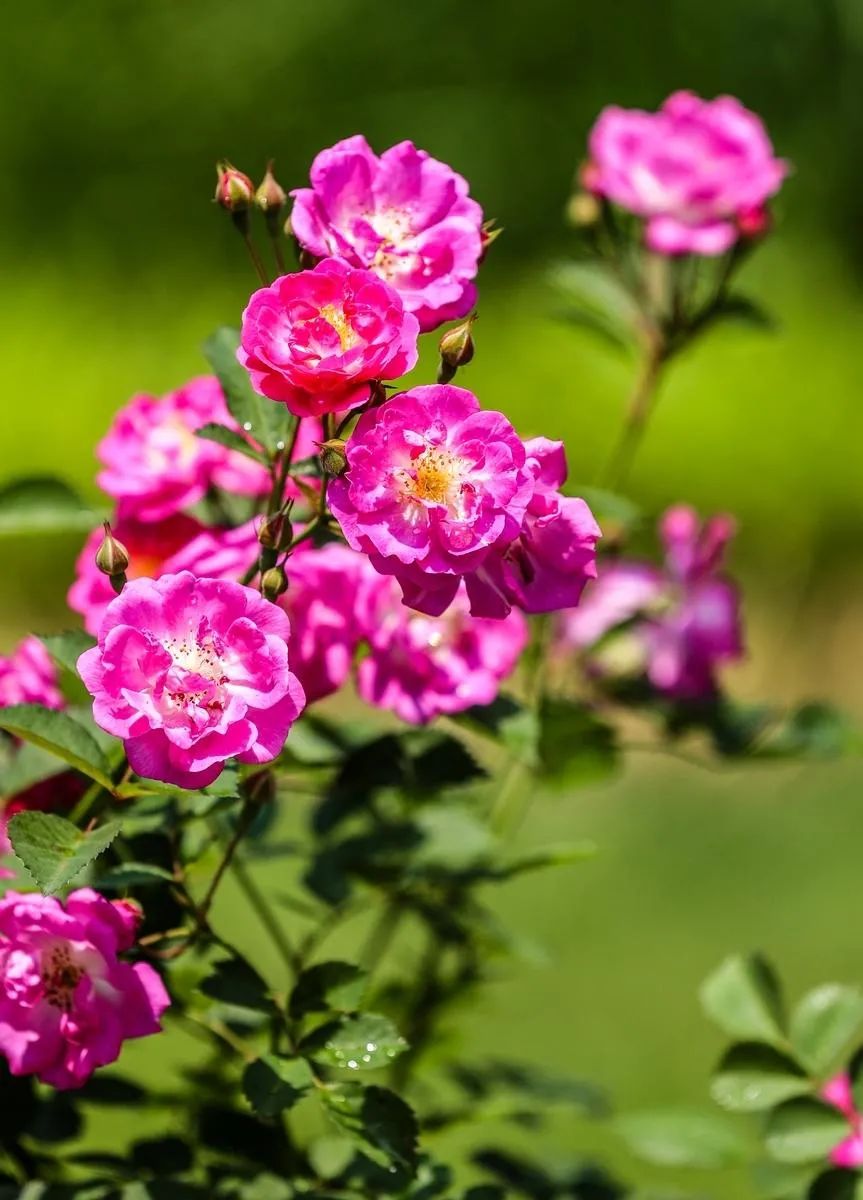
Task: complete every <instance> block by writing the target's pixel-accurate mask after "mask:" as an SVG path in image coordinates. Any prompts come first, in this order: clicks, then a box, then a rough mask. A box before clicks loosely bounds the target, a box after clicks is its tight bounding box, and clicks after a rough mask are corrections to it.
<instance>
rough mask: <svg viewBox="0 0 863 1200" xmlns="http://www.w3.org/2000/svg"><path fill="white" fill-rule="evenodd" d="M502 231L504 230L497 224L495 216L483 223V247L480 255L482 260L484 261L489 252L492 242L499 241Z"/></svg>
mask: <svg viewBox="0 0 863 1200" xmlns="http://www.w3.org/2000/svg"><path fill="white" fill-rule="evenodd" d="M502 233H503V230H502V229H501V228H500V227H499V226H496V225H495V223H494V218H492V219H491V220H490V221H486V222H485V223H484V224H483V227H482V231H481V238H482V249H481V251H480V256H479V260H480V262H482V261H483V259H484V258H485V256H486V254H487V253H488V250H489V247H490V246H491V244H492V242H495V241H497V239H498V238H499V237H500V235H501V234H502Z"/></svg>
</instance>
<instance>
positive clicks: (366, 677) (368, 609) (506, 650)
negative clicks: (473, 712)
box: [357, 575, 528, 725]
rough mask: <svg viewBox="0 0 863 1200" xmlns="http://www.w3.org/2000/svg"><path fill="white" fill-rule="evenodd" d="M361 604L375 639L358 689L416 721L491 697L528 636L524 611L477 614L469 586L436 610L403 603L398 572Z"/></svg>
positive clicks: (378, 580)
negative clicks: (492, 616)
mask: <svg viewBox="0 0 863 1200" xmlns="http://www.w3.org/2000/svg"><path fill="white" fill-rule="evenodd" d="M358 607H359V614H360V620H361V623H362V625H363V626H364V629H365V636H366V639H367V641H368V647H369V650H368V654H366V655H365V656H364V657H363V658H362V659H361V660H360V663H359V666H358V667H357V686H358V690H359V693H360V695H361V696H362V698H363V699H364V700H366V701H367V702H368V703H369V704H373V705H375V706H376V707H377V708H385V709H389V710H390V711H392V712H394V713H395V714H396V716H398V717H400V718H401V719H402V720H403V721H407V722H408V723H409V724H411V725H422V724H425V723H426V722H428V721H431V720H432V719H433V718H434V717H437V716H440V715H441V714H443V713H457V712H463V711H464V710H465V709H466V708H471V707H472V706H473V705H475V704H490V703H491V702H492V700H494V699H495V697H496V696H497V694H498V692H499V690H500V685H501V682H502V681H503V680H504V679H506V677H507V676H508V675H510V674H511V673H512V672H513V670H514V669H515V666H516V663H517V662H518V659H519V656H520V654H521V652H522V650H523V649H524V647H525V645H526V644H527V636H528V634H527V622H526V621H525V619H524V617H522V615H521V613H518V612H513V613H510V615H509V616H508V617H507V618H506V619H505V620H494V621H488V620H483V619H482V618H479V617H472V616H471V615H470V614H469V612H468V602H467V599H466V598H465V596H464V594H463V593H461V594H459V595H458V596H457V597H456V599H455V601H454V603H453V604H451V605H450V607H449V608H448V609H447V611H446V613H445V614H444V615H443V616H440V617H430V616H426V615H424V614H422V613H418V612H412V611H411V610H410V609H408V608H406V607H405V606H404V604H401V603H400V596H399V589H398V587H397V586H396V584H395V580H393V579H388V578H386V577H385V576H380V575H379V576H377V577H374V578H372V579H371V580H369V581H368V584H367V586H366V588H365V589H364V593H363V595H362V600H361V603H360V605H359V606H358Z"/></svg>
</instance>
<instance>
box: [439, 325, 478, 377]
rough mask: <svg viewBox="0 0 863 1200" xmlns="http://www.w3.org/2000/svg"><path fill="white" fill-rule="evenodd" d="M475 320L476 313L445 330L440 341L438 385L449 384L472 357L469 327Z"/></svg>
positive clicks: (472, 345) (472, 349)
mask: <svg viewBox="0 0 863 1200" xmlns="http://www.w3.org/2000/svg"><path fill="white" fill-rule="evenodd" d="M475 320H476V313H474V314H473V316H470V317H468V319H467V320H466V321H462V322H461V324H460V325H456V326H455V327H454V328H453V329H449V330H447V332H446V333H445V334H444V335H443V337H442V338H441V340H440V345H439V349H440V367H439V368H438V376H437V381H438V383H449V381H450V380H451V379H452V378H453V377H454V376H455V373H456V371H457V370H458V369H459V367H466V366H467V364H468V363H469V362H470V361H471V359H472V358H473V355H474V344H473V338H472V337H471V332H470V330H471V326H472V325H473V323H474V321H475Z"/></svg>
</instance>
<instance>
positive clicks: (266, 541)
mask: <svg viewBox="0 0 863 1200" xmlns="http://www.w3.org/2000/svg"><path fill="white" fill-rule="evenodd" d="M293 537H294V530H293V526H292V525H291V519H290V517H289V515H288V512H287V511H286V512H279V513H274V514H273V515H272V516H270V517H265V518H264V520H263V522H262V523H261V528H260V529H259V530H258V541H259V542H260V543H261V545H262V546H263V547H264V549H265V550H287V548H288V546H290V544H291V542H292V540H293Z"/></svg>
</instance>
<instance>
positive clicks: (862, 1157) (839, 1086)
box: [821, 1071, 863, 1170]
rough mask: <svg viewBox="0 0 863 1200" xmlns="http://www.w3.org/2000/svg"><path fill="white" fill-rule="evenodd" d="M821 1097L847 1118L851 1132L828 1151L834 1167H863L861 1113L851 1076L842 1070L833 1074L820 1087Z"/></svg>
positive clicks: (856, 1168)
mask: <svg viewBox="0 0 863 1200" xmlns="http://www.w3.org/2000/svg"><path fill="white" fill-rule="evenodd" d="M821 1098H822V1100H826V1101H827V1103H828V1104H832V1105H833V1107H834V1108H838V1109H839V1111H840V1112H841V1113H842V1114H843V1115H844V1116H846V1117H847V1118H848V1124H849V1125H850V1126H851V1133H850V1134H849V1135H848V1137H846V1138H843V1139H842V1141H841V1142H839V1144H838V1145H836V1146H834V1147H833V1149H832V1150H831V1151H830V1161H831V1163H832V1164H833V1165H834V1167H849V1168H852V1169H854V1170H859V1168H860V1167H863V1115H861V1113H860V1112H859V1111H858V1109H857V1106H856V1105H855V1103H854V1093H853V1091H852V1088H851V1078H850V1076H849V1075H847V1074H846V1073H845V1072H844V1071H843V1072H840V1074H838V1075H834V1076H833V1078H832V1079H829V1080H828V1081H827V1083H825V1084H824V1087H823V1088H822V1089H821Z"/></svg>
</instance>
